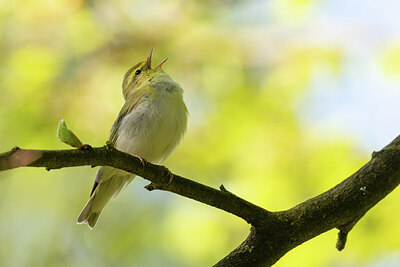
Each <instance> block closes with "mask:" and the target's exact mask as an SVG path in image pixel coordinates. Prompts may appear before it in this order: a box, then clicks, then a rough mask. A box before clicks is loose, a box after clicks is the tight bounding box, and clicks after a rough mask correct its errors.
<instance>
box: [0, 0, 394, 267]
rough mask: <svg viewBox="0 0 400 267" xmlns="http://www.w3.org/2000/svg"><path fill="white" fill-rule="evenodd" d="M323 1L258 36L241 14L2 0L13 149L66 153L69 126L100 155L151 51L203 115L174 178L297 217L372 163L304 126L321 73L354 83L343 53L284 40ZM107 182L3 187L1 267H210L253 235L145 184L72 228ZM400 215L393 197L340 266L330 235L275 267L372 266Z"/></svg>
mask: <svg viewBox="0 0 400 267" xmlns="http://www.w3.org/2000/svg"><path fill="white" fill-rule="evenodd" d="M313 2H314V1H310V0H306V1H304V0H286V1H281V2H277V1H275V2H274V5H275V9H276V11H277V12H276V14H275V18H273V19H272V18H271V20H272V22H271V23H270V24H269V23H268V21H267V22H265V23H266V25H267V26H265V25H264V24H262V25H261V26H260V23H259V22H258V21H254V22H253V21H251V19H252V18H251V17H247V18H246V17H245V18H243V16H242V14H241V13H240V12H239V11H240V10H241V8H243V7H244V6H245V5H246V4H245V3H244V2H241V1H211V0H210V1H197V2H196V1H172V0H164V1H155V0H154V1H144V0H142V1H128V0H116V1H105V0H98V1H95V0H92V1H83V0H61V1H51V0H37V1H29V0H18V1H13V0H3V1H1V2H0V38H1V41H0V139H1V140H2V141H1V142H0V151H6V150H9V149H10V148H12V147H13V146H14V145H19V146H21V147H23V148H43V149H65V148H68V147H66V145H64V144H62V143H61V142H60V141H58V140H57V138H56V129H57V124H58V122H59V121H60V119H61V118H64V119H65V120H66V121H68V123H69V126H70V127H71V129H74V132H75V134H77V135H78V137H79V138H80V139H81V140H82V141H83V142H85V143H89V144H91V145H93V146H100V145H103V144H104V143H105V140H106V139H107V137H108V132H109V129H110V127H111V125H112V123H113V120H114V119H115V117H116V116H117V114H118V112H119V109H120V107H121V106H122V104H123V97H122V94H121V82H122V77H123V75H124V73H125V71H126V70H127V69H128V68H129V67H130V66H132V65H134V64H136V63H137V62H139V61H142V60H144V59H145V58H146V57H147V55H148V53H149V51H150V49H151V48H153V47H154V48H155V53H154V57H153V60H154V61H155V62H156V61H161V60H162V59H163V58H165V57H168V58H169V60H168V62H167V63H166V64H165V65H164V66H165V67H164V69H165V71H166V72H168V73H169V74H170V75H171V76H172V77H173V78H174V79H175V80H176V81H178V82H179V83H180V84H181V85H182V87H183V88H184V89H185V99H186V102H187V106H188V108H189V112H190V122H189V128H188V132H187V135H186V137H185V139H184V141H183V143H182V144H181V145H180V146H179V148H178V149H177V150H176V152H175V153H174V154H173V155H172V156H171V158H170V159H169V160H168V161H167V162H166V165H167V166H168V167H169V168H170V169H171V170H172V171H173V172H176V173H179V174H181V175H183V176H186V177H189V178H191V179H194V180H196V181H199V182H201V183H205V184H208V185H211V186H214V187H218V186H219V185H220V184H222V183H223V184H224V185H225V186H226V188H227V189H228V190H230V191H232V192H234V193H236V194H238V195H239V196H241V197H243V198H245V199H247V200H249V201H251V202H254V203H256V204H258V205H260V206H262V207H265V208H266V209H268V210H272V211H275V210H282V209H287V208H290V207H291V206H293V205H296V204H297V203H299V202H302V201H304V200H306V199H308V198H310V197H312V196H315V195H317V194H319V193H321V192H323V191H324V190H327V189H328V188H330V187H332V186H334V185H335V184H337V183H338V182H340V181H341V180H342V179H343V178H345V177H347V176H348V175H350V174H352V173H353V172H354V171H356V170H357V169H358V168H359V167H360V166H362V165H363V164H364V163H365V162H367V161H368V159H369V156H370V155H369V153H370V152H372V151H370V152H368V153H367V152H364V151H361V150H360V149H358V148H357V147H356V146H355V145H354V144H353V143H352V142H351V140H350V139H347V138H345V137H343V138H337V139H335V140H332V139H329V140H325V138H324V136H320V135H319V134H318V133H316V132H313V131H312V130H310V129H307V127H304V126H303V125H301V122H300V121H299V118H298V116H297V113H298V109H299V106H300V103H301V101H302V97H303V96H304V94H305V93H306V92H307V90H308V87H309V83H310V79H311V77H312V76H313V75H315V73H316V70H317V69H319V68H321V67H323V68H325V69H326V70H328V72H329V74H330V75H331V76H332V77H336V76H337V75H338V74H339V73H340V71H342V69H341V61H342V53H343V52H342V51H341V50H340V48H337V49H336V48H334V47H330V46H326V47H325V46H317V45H299V44H295V43H291V42H294V41H293V40H291V42H289V41H287V40H286V41H285V42H283V43H282V40H279V38H276V36H275V35H274V30H276V29H275V28H274V27H275V26H276V25H280V24H295V23H296V22H297V21H301V20H302V18H303V17H304V16H305V14H307V12H308V10H309V8H310V5H312V3H313ZM259 4H260V12H266V11H265V10H264V9H265V6H264V4H263V3H261V2H260V3H259ZM246 21H247V22H246ZM244 22H246V23H244ZM263 25H264V26H263ZM259 36H263V38H267V39H268V40H270V42H268V43H265V42H264V41H263V40H265V39H263V38H259ZM274 36H275V37H274ZM387 53H388V54H384V55H383V61H384V65H385V66H387V67H388V68H389V70H393V69H397V72H398V68H392V67H391V66H393V58H394V57H392V56H391V55H392V54H394V55H395V56H396V57H398V54H399V53H398V47H397V46H394V47H393V48H391V49H389V50H388V52H387ZM397 63H398V62H397ZM95 172H96V169H91V168H89V167H81V168H68V169H62V170H55V171H51V172H45V171H44V170H42V169H28V168H26V169H18V170H12V171H7V172H3V173H0V213H1V214H2V216H1V217H2V219H1V220H0V240H1V242H0V265H2V266H210V265H211V264H212V263H215V262H216V261H218V260H219V259H220V258H222V257H223V256H225V255H226V254H227V253H228V252H230V251H231V250H232V249H234V248H235V247H236V246H238V245H239V244H240V243H241V242H242V241H243V240H244V239H245V237H246V236H247V234H248V231H249V226H248V225H247V224H246V223H244V222H243V221H241V220H240V219H238V218H236V217H234V216H231V215H229V214H226V213H225V212H222V211H219V210H216V209H214V208H210V207H207V206H205V205H203V204H200V203H196V202H194V201H191V200H188V199H184V198H182V197H179V196H175V195H172V194H169V193H165V192H151V193H150V192H147V191H146V190H145V189H143V186H144V185H145V184H146V182H145V181H143V180H142V179H141V178H137V179H135V180H134V181H133V182H132V184H131V185H130V186H129V187H128V188H127V189H126V190H125V191H124V192H123V193H121V194H120V195H119V196H118V198H116V199H115V201H112V202H111V203H110V204H109V205H108V207H107V208H106V209H105V211H104V213H103V215H102V216H101V219H100V221H99V223H98V225H97V226H96V228H95V229H94V230H93V231H90V230H89V228H88V227H86V226H83V225H76V224H75V220H76V217H77V216H78V214H79V212H80V210H81V208H82V207H83V205H84V204H85V203H86V200H87V198H88V195H89V192H90V189H91V186H92V182H93V180H94V176H95ZM397 191H398V190H397ZM399 201H400V195H399V192H394V193H393V194H391V195H389V196H388V197H387V198H386V199H385V200H384V201H382V202H381V203H379V204H378V205H377V206H376V207H375V208H374V209H373V210H372V211H371V212H369V213H368V214H367V215H366V216H365V218H364V219H363V220H361V221H360V222H359V224H358V225H357V226H356V227H355V229H354V230H353V231H352V232H351V234H350V236H349V242H348V247H347V248H346V249H345V250H344V251H343V252H340V253H339V252H337V251H336V250H335V249H334V245H335V242H336V233H337V231H335V230H332V231H330V232H328V233H325V234H323V235H321V236H320V237H317V238H315V239H313V240H311V241H309V242H307V243H305V244H304V245H302V246H300V247H298V248H296V249H295V250H293V251H291V252H290V253H288V254H287V255H286V256H285V257H284V258H283V259H282V260H281V261H279V262H278V263H277V264H276V266H299V263H301V266H311V267H312V266H361V265H364V264H367V263H368V262H371V261H374V260H375V259H377V258H379V257H381V256H382V255H385V254H386V253H390V251H399V249H400V244H399V240H398V238H397V239H396V238H393V237H399V236H400V228H399V227H398V226H397V225H393V222H396V221H399V220H400V213H399V212H393V211H394V210H397V211H398V203H399Z"/></svg>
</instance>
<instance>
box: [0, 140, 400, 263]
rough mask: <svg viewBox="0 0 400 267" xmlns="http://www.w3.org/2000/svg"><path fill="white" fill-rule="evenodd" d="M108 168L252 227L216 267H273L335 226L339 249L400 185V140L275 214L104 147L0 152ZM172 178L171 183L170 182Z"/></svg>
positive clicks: (5, 163)
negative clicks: (338, 180) (329, 185)
mask: <svg viewBox="0 0 400 267" xmlns="http://www.w3.org/2000/svg"><path fill="white" fill-rule="evenodd" d="M84 165H91V166H112V167H115V168H119V169H122V170H125V171H128V172H131V173H134V174H136V175H139V176H141V177H143V178H144V179H147V180H149V181H151V184H150V185H149V186H147V188H148V189H149V190H154V189H159V190H164V191H169V192H173V193H176V194H179V195H181V196H184V197H188V198H191V199H194V200H196V201H199V202H202V203H205V204H207V205H210V206H213V207H216V208H219V209H221V210H224V211H226V212H229V213H232V214H234V215H236V216H238V217H240V218H242V219H244V220H245V221H247V222H248V223H249V224H251V225H252V226H251V229H250V234H249V236H248V237H247V239H246V240H245V241H244V242H243V243H242V244H241V245H240V246H239V247H237V248H236V249H235V250H234V251H232V252H231V253H230V254H229V255H227V256H226V257H225V258H223V259H222V260H221V261H220V262H218V263H217V264H216V265H215V266H271V265H272V264H274V263H275V262H276V261H278V260H279V259H280V258H281V257H282V256H283V255H285V254H286V253H287V252H288V251H290V250H291V249H293V248H295V247H296V246H298V245H300V244H302V243H303V242H305V241H307V240H309V239H311V238H313V237H315V236H317V235H319V234H321V233H323V232H326V231H328V230H330V229H333V228H338V229H339V230H340V232H339V236H338V241H337V248H338V250H342V249H343V248H344V246H345V243H346V240H347V235H348V233H349V232H350V230H351V229H352V228H353V227H354V225H355V224H356V223H357V222H358V221H359V220H360V219H361V218H362V217H363V216H364V214H365V213H366V212H367V211H368V210H369V209H371V208H372V207H373V206H374V205H375V204H376V203H378V202H379V201H380V200H382V199H383V198H384V197H385V196H386V195H388V194H389V193H390V192H391V191H393V190H394V189H395V188H396V187H397V186H398V185H399V183H400V136H399V137H397V138H396V139H395V140H393V141H392V143H390V144H389V145H388V146H386V147H385V148H384V149H382V150H381V151H379V152H374V153H373V156H372V159H371V160H370V161H369V162H368V163H367V164H365V165H364V166H363V167H362V168H361V169H360V170H358V171H357V172H356V173H354V174H353V175H351V176H350V177H349V178H347V179H346V180H344V181H343V182H341V183H340V184H338V185H336V186H335V187H333V188H331V189H329V190H328V191H326V192H325V193H323V194H321V195H318V196H316V197H314V198H311V199H309V200H307V201H305V202H303V203H300V204H299V205H297V206H295V207H293V208H291V209H289V210H286V211H279V212H269V211H267V210H265V209H263V208H261V207H258V206H256V205H254V204H252V203H250V202H248V201H246V200H244V199H242V198H240V197H238V196H236V195H234V194H232V193H231V192H229V191H228V190H226V189H225V187H224V186H222V185H221V187H220V190H217V189H214V188H211V187H209V186H206V185H202V184H200V183H197V182H194V181H192V180H189V179H186V178H184V177H181V176H178V175H175V174H172V173H171V172H170V171H169V170H168V169H167V168H165V167H164V166H159V165H154V164H151V163H148V162H146V164H145V166H143V165H142V164H141V160H140V159H139V158H137V157H135V156H132V155H129V154H126V153H123V152H120V151H118V150H116V149H114V148H111V147H108V146H104V147H98V148H91V147H86V148H85V149H77V150H25V149H19V148H14V149H12V150H11V151H9V152H6V153H3V154H0V170H6V169H12V168H18V167H23V166H30V167H45V168H46V169H59V168H63V167H73V166H84ZM171 178H172V179H171Z"/></svg>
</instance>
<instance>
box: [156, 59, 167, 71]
mask: <svg viewBox="0 0 400 267" xmlns="http://www.w3.org/2000/svg"><path fill="white" fill-rule="evenodd" d="M167 60H168V58H166V59H164V60H163V61H161V63H160V64H158V65H157V67H156V69H158V68H161V66H162V65H163V64H164V63H165V61H167Z"/></svg>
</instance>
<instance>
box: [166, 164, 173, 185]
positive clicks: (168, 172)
mask: <svg viewBox="0 0 400 267" xmlns="http://www.w3.org/2000/svg"><path fill="white" fill-rule="evenodd" d="M164 168H165V172H166V173H167V176H168V178H169V182H168V184H167V185H169V184H170V183H171V182H172V180H173V179H174V177H175V175H174V174H173V173H172V172H171V171H170V170H169V169H168V168H167V167H164Z"/></svg>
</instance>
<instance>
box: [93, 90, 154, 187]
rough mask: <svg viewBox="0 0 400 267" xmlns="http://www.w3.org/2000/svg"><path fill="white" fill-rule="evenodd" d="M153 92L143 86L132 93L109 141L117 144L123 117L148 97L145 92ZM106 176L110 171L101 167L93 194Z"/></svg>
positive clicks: (120, 113)
mask: <svg viewBox="0 0 400 267" xmlns="http://www.w3.org/2000/svg"><path fill="white" fill-rule="evenodd" d="M146 89H147V92H151V91H149V90H148V88H141V89H140V90H137V91H135V92H134V93H132V95H131V96H130V97H129V98H128V99H127V100H126V102H125V104H124V105H123V106H122V109H121V111H120V112H119V114H118V117H117V119H116V120H115V122H114V124H113V126H112V128H111V132H110V137H109V138H108V143H109V144H111V145H112V146H114V145H115V143H116V142H117V139H118V130H119V127H120V125H121V121H122V119H123V118H124V117H125V116H126V115H128V114H129V113H131V112H132V110H134V109H135V108H136V107H137V106H138V105H139V104H140V103H142V101H143V100H144V99H146V98H147V97H148V95H147V94H143V92H146ZM104 176H110V175H109V174H108V173H107V174H106V173H104V171H103V168H100V170H99V171H98V173H97V176H96V179H95V181H94V184H93V188H92V191H91V193H90V195H93V193H94V191H95V190H96V188H97V186H98V185H99V183H101V182H102V181H103V180H104V178H105V179H107V178H108V177H104Z"/></svg>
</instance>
